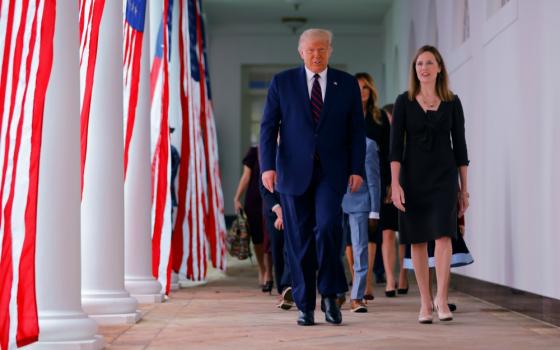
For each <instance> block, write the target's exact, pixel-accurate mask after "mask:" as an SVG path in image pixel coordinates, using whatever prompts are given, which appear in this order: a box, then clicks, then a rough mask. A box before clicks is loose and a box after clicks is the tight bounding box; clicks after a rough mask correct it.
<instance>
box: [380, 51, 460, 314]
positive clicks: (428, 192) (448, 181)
mask: <svg viewBox="0 0 560 350" xmlns="http://www.w3.org/2000/svg"><path fill="white" fill-rule="evenodd" d="M394 112H395V113H394V115H393V124H392V125H391V152H390V161H391V200H392V202H393V204H394V205H395V206H396V207H397V208H398V209H399V234H400V236H401V239H402V243H410V244H411V245H412V246H411V250H412V251H411V256H412V263H413V265H414V273H415V275H416V281H417V282H418V288H419V290H420V313H419V316H418V321H419V322H420V323H432V319H433V316H432V313H433V311H434V310H433V308H434V309H435V311H436V312H437V316H438V319H439V320H440V321H451V320H452V319H453V314H452V313H451V311H450V310H449V306H448V305H447V295H448V286H449V275H450V270H449V269H450V265H451V240H452V239H456V238H457V217H461V216H463V214H464V213H465V211H466V210H467V208H468V206H469V193H468V188H467V166H468V164H469V159H468V155H467V143H466V140H465V117H464V115H463V108H462V105H461V101H460V100H459V97H457V96H456V95H454V94H453V93H452V92H451V91H450V90H449V82H448V75H447V71H446V69H445V64H444V61H443V58H442V57H441V54H440V53H439V51H438V50H437V49H436V48H435V47H433V46H429V45H426V46H422V47H421V48H420V49H419V50H418V51H417V53H416V55H415V56H414V59H413V60H412V62H411V65H410V78H409V88H408V91H406V92H404V93H402V94H401V95H399V96H398V97H397V100H396V102H395V110H394ZM457 203H458V205H457ZM457 207H458V208H457ZM429 241H435V252H434V256H435V269H436V276H437V293H436V295H435V297H434V298H433V299H432V296H431V295H430V288H429V267H428V249H427V245H428V242H429Z"/></svg>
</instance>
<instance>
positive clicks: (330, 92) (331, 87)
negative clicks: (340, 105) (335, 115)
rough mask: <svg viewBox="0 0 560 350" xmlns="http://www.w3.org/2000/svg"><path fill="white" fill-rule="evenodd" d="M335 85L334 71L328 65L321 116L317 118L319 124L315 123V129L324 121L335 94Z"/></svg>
mask: <svg viewBox="0 0 560 350" xmlns="http://www.w3.org/2000/svg"><path fill="white" fill-rule="evenodd" d="M337 86H338V82H337V81H336V72H335V71H334V70H333V69H332V68H330V67H329V68H328V69H327V82H326V84H325V90H326V91H325V100H324V101H323V109H322V110H321V118H320V119H319V125H317V129H319V128H320V127H321V126H322V125H323V124H324V123H325V119H326V118H327V115H328V110H329V107H330V105H331V103H332V102H331V101H333V100H334V99H335V96H336V88H337Z"/></svg>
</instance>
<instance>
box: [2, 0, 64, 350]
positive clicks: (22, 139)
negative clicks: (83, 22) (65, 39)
mask: <svg viewBox="0 0 560 350" xmlns="http://www.w3.org/2000/svg"><path fill="white" fill-rule="evenodd" d="M55 6H56V4H55V1H54V0H34V1H30V0H21V1H0V54H1V55H2V66H1V68H0V70H1V75H0V133H1V134H0V164H1V166H2V179H1V183H0V198H1V199H2V201H1V215H0V238H1V240H2V250H1V255H0V349H2V350H5V349H12V348H15V347H22V346H24V345H27V344H30V343H33V342H35V341H37V339H38V337H39V324H38V317H37V303H36V296H35V234H36V223H37V193H38V186H39V182H38V180H39V159H40V150H41V134H42V122H43V109H44V98H45V94H46V91H47V86H48V82H49V77H50V72H51V67H52V59H53V51H52V50H53V34H54V21H55V15H56V8H55Z"/></svg>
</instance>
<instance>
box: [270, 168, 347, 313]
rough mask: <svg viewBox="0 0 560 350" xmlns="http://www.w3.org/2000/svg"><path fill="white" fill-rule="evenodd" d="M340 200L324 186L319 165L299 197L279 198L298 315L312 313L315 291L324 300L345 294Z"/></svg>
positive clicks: (340, 198)
mask: <svg viewBox="0 0 560 350" xmlns="http://www.w3.org/2000/svg"><path fill="white" fill-rule="evenodd" d="M342 196H343V194H341V193H339V192H337V191H335V190H334V189H333V188H332V187H331V186H330V185H329V184H328V183H327V181H326V179H325V177H324V175H323V173H322V170H321V166H320V164H318V163H316V164H315V166H314V169H313V176H312V179H311V183H310V185H309V187H308V188H307V190H306V191H305V192H304V193H303V194H302V195H298V196H295V195H288V194H282V193H281V194H280V199H281V202H282V212H283V215H284V234H285V244H286V252H287V257H288V265H289V266H290V274H291V276H292V293H293V297H294V301H295V302H296V305H297V307H298V309H300V310H301V311H313V310H315V303H316V300H315V299H316V290H317V289H319V293H320V294H321V295H322V296H324V297H336V295H337V294H340V293H344V292H346V291H347V290H348V287H347V284H346V276H345V275H344V268H343V266H342V261H341V259H340V250H341V249H342V227H341V220H342V210H341V203H342Z"/></svg>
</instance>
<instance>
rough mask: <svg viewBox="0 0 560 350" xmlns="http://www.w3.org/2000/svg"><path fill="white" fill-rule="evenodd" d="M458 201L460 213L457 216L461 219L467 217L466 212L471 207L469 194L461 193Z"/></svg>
mask: <svg viewBox="0 0 560 350" xmlns="http://www.w3.org/2000/svg"><path fill="white" fill-rule="evenodd" d="M457 200H458V202H459V212H458V213H457V214H458V216H459V217H461V216H463V215H465V212H466V211H467V208H468V207H469V193H468V192H463V191H460V192H459V195H458V197H457Z"/></svg>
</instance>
